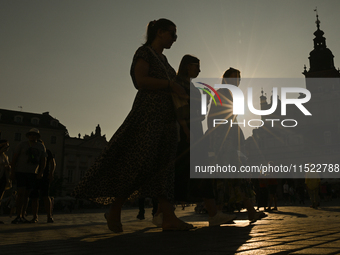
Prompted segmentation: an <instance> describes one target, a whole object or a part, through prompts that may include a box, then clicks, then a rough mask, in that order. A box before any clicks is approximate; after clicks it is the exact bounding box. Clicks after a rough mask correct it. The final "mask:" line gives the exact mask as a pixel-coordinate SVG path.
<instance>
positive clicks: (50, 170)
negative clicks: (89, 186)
mask: <svg viewBox="0 0 340 255" xmlns="http://www.w3.org/2000/svg"><path fill="white" fill-rule="evenodd" d="M38 142H40V143H42V144H44V142H43V141H42V140H40V139H39V140H38ZM46 152H47V161H46V167H45V169H44V175H43V177H42V178H41V179H39V180H37V185H36V187H35V188H34V189H33V191H32V193H31V195H30V198H31V199H32V214H33V219H32V220H31V221H30V222H31V223H37V222H38V211H39V197H41V198H42V199H43V200H44V205H45V210H46V213H47V223H53V222H54V220H53V218H52V206H51V199H50V197H49V190H50V184H51V182H52V181H53V174H54V170H55V167H56V163H55V160H54V157H53V155H52V152H51V151H50V150H48V149H47V150H46Z"/></svg>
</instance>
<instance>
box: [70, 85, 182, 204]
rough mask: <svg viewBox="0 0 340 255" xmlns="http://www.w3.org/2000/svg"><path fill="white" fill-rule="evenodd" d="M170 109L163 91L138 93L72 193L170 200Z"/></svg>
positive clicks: (173, 140)
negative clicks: (115, 130) (124, 117)
mask: <svg viewBox="0 0 340 255" xmlns="http://www.w3.org/2000/svg"><path fill="white" fill-rule="evenodd" d="M176 146H177V128H176V122H175V111H174V106H173V103H172V99H171V96H170V95H169V94H168V93H167V92H165V91H161V90H159V91H143V90H142V91H138V93H137V95H136V98H135V101H134V104H133V106H132V109H131V111H130V113H129V115H128V116H127V118H126V119H125V121H124V122H123V124H122V125H121V126H120V128H119V129H118V130H117V132H116V133H115V134H114V135H113V137H112V138H111V140H110V141H109V144H108V146H107V147H106V148H105V149H104V151H103V153H102V154H101V156H99V157H98V158H97V159H96V161H95V163H94V165H93V166H92V167H91V168H90V169H89V170H88V171H87V173H86V175H85V177H84V178H83V179H82V180H81V181H80V183H79V184H78V185H77V187H76V188H75V190H74V191H73V196H75V197H76V198H85V199H89V200H92V201H94V202H97V203H100V204H104V205H106V204H109V203H112V202H113V201H114V199H115V198H116V197H119V198H129V197H131V196H135V197H136V196H137V195H139V196H149V197H159V196H163V197H166V198H168V199H169V200H171V199H173V185H174V160H175V156H176Z"/></svg>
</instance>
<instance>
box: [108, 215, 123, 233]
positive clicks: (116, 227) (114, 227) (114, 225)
mask: <svg viewBox="0 0 340 255" xmlns="http://www.w3.org/2000/svg"><path fill="white" fill-rule="evenodd" d="M104 217H105V219H106V221H107V226H108V228H109V229H110V230H111V231H112V232H114V233H121V232H123V225H122V223H120V222H109V221H108V219H107V213H104Z"/></svg>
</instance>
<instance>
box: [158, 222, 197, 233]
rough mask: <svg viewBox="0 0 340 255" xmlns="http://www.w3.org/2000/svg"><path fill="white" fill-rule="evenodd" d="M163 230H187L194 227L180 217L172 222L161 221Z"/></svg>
mask: <svg viewBox="0 0 340 255" xmlns="http://www.w3.org/2000/svg"><path fill="white" fill-rule="evenodd" d="M162 228H163V231H188V230H191V229H195V228H196V227H194V225H192V224H189V223H186V222H184V221H182V220H180V219H176V220H175V221H173V222H166V223H165V222H163V224H162Z"/></svg>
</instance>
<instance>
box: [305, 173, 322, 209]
mask: <svg viewBox="0 0 340 255" xmlns="http://www.w3.org/2000/svg"><path fill="white" fill-rule="evenodd" d="M305 183H306V187H307V190H308V194H309V198H310V201H311V202H312V204H311V206H310V207H312V208H314V209H316V208H318V206H319V205H320V196H319V190H320V176H319V174H318V173H316V172H307V174H306V179H305Z"/></svg>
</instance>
